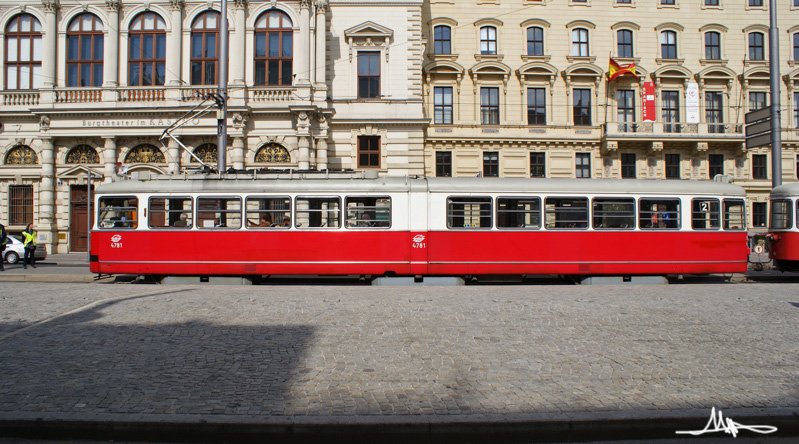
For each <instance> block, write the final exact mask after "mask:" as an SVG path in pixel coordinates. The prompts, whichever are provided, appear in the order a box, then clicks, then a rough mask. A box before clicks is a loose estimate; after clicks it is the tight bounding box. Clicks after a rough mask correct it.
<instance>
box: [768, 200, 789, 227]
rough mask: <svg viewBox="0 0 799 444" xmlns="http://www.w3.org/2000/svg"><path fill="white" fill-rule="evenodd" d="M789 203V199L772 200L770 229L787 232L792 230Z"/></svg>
mask: <svg viewBox="0 0 799 444" xmlns="http://www.w3.org/2000/svg"><path fill="white" fill-rule="evenodd" d="M792 213H793V211H792V208H791V201H790V200H789V199H772V201H771V228H773V229H776V230H787V229H790V228H793V220H792V218H791V216H792V215H793V214H792Z"/></svg>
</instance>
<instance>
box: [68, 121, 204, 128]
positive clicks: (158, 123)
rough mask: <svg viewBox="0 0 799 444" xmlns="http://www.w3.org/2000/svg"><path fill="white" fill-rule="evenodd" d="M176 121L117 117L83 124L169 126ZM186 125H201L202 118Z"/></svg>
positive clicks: (93, 125) (90, 125) (93, 126)
mask: <svg viewBox="0 0 799 444" xmlns="http://www.w3.org/2000/svg"><path fill="white" fill-rule="evenodd" d="M173 122H174V121H173V120H172V119H124V120H116V119H113V120H112V119H103V120H83V121H82V126H84V127H92V128H98V127H107V128H117V127H125V126H161V127H167V126H169V125H172V123H173ZM186 125H193V126H199V125H200V119H193V120H190V121H188V122H187V123H186Z"/></svg>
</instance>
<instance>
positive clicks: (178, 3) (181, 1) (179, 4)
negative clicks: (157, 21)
mask: <svg viewBox="0 0 799 444" xmlns="http://www.w3.org/2000/svg"><path fill="white" fill-rule="evenodd" d="M185 4H186V2H185V0H170V2H169V6H170V7H171V8H172V9H173V10H180V9H183V5H185Z"/></svg>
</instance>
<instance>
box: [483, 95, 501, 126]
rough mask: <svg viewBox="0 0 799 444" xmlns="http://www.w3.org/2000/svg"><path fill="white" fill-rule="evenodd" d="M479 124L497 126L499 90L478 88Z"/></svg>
mask: <svg viewBox="0 0 799 444" xmlns="http://www.w3.org/2000/svg"><path fill="white" fill-rule="evenodd" d="M480 124H482V125H499V88H493V87H492V88H480Z"/></svg>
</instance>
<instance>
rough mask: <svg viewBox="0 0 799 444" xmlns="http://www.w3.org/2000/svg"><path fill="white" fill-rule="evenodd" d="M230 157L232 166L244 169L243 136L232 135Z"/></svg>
mask: <svg viewBox="0 0 799 444" xmlns="http://www.w3.org/2000/svg"><path fill="white" fill-rule="evenodd" d="M230 158H231V161H232V163H233V168H235V169H237V170H243V169H244V138H243V137H234V138H233V145H232V146H231V149H230Z"/></svg>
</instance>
